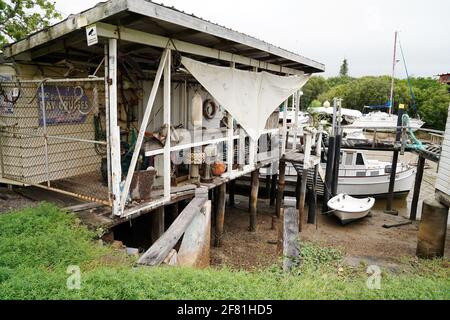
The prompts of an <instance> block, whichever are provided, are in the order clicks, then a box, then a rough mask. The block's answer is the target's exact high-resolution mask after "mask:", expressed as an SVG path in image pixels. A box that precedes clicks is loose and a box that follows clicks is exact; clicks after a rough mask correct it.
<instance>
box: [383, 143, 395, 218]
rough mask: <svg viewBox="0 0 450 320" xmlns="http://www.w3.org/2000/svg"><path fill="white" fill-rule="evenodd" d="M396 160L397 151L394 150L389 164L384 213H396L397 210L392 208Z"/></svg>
mask: <svg viewBox="0 0 450 320" xmlns="http://www.w3.org/2000/svg"><path fill="white" fill-rule="evenodd" d="M397 162H398V151H394V154H393V156H392V165H391V175H390V177H389V189H388V190H389V191H388V195H387V200H386V210H384V212H385V213H388V214H393V215H398V211H397V210H395V209H392V202H393V201H394V188H395V176H396V173H397Z"/></svg>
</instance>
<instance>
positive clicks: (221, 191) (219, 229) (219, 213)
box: [214, 184, 226, 247]
mask: <svg viewBox="0 0 450 320" xmlns="http://www.w3.org/2000/svg"><path fill="white" fill-rule="evenodd" d="M225 197H226V185H225V184H221V185H220V186H218V187H217V208H216V219H215V237H214V246H216V247H220V245H221V241H222V235H223V224H224V221H225Z"/></svg>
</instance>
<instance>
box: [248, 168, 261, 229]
mask: <svg viewBox="0 0 450 320" xmlns="http://www.w3.org/2000/svg"><path fill="white" fill-rule="evenodd" d="M258 190H259V169H256V170H255V171H253V172H252V189H251V191H250V225H249V228H248V230H249V231H250V232H255V231H256V213H257V205H258Z"/></svg>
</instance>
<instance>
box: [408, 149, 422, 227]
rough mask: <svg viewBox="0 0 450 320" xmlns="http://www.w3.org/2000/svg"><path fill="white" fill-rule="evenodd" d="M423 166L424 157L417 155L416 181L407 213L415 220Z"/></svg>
mask: <svg viewBox="0 0 450 320" xmlns="http://www.w3.org/2000/svg"><path fill="white" fill-rule="evenodd" d="M424 168H425V158H424V157H422V156H419V159H418V160H417V172H416V181H415V182H414V193H413V198H412V202H411V212H410V214H409V219H410V220H416V216H417V204H418V203H419V196H420V187H421V185H422V179H423V170H424Z"/></svg>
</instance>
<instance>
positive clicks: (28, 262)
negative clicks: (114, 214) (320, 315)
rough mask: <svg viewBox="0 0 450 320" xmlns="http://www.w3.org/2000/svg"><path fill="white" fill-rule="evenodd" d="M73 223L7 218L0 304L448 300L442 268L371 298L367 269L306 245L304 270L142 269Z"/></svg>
mask: <svg viewBox="0 0 450 320" xmlns="http://www.w3.org/2000/svg"><path fill="white" fill-rule="evenodd" d="M93 236H94V234H93V233H92V232H90V231H88V230H86V228H85V227H83V226H81V225H80V224H79V223H78V221H77V220H76V218H75V217H74V216H73V215H70V214H67V213H63V212H60V211H59V210H58V209H57V208H55V207H54V206H51V205H48V204H43V205H41V206H39V207H37V208H34V209H26V210H22V211H20V212H16V213H10V214H3V215H0V246H1V247H0V299H270V300H273V299H449V292H450V277H449V275H450V271H449V268H448V265H446V264H445V263H446V262H444V261H442V260H434V261H415V260H414V261H408V262H407V263H408V264H409V269H410V270H404V271H401V272H400V274H398V275H392V274H383V276H382V281H381V289H380V290H369V289H368V288H367V286H366V281H367V274H366V273H365V268H364V266H363V267H361V268H350V267H346V266H343V265H341V261H342V254H341V253H340V252H339V251H338V250H336V249H329V248H323V247H320V246H317V245H315V244H306V245H305V244H302V259H303V265H302V266H301V267H300V268H299V269H296V270H294V271H293V272H292V273H291V274H285V273H282V272H281V271H280V268H279V267H278V266H274V267H273V268H270V269H265V270H260V271H255V272H245V271H232V270H228V269H213V268H209V269H206V270H194V269H188V268H172V267H160V268H135V267H133V264H134V260H133V259H131V258H129V257H127V256H126V255H125V254H124V253H122V252H119V251H117V250H113V249H112V248H109V247H105V246H101V245H99V244H97V243H95V242H94V241H92V237H93ZM69 264H71V265H79V266H80V269H81V271H82V274H81V289H80V290H68V289H67V288H66V281H67V277H68V274H66V268H67V266H68V265H69Z"/></svg>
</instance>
